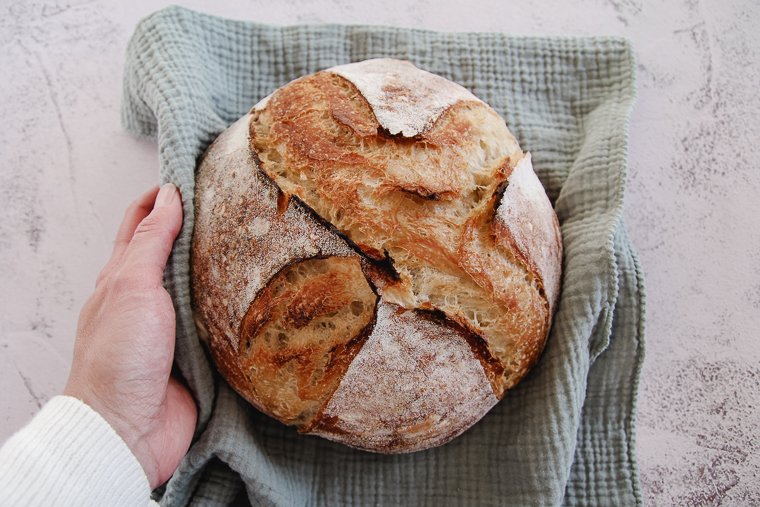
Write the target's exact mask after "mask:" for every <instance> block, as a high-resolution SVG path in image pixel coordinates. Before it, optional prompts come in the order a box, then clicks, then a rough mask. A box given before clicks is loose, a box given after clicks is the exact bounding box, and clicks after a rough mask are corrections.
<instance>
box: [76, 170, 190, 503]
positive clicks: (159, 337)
mask: <svg viewBox="0 0 760 507" xmlns="http://www.w3.org/2000/svg"><path fill="white" fill-rule="evenodd" d="M157 192H158V195H157ZM154 201H155V204H154ZM181 226H182V204H181V199H180V195H179V192H178V190H177V189H176V187H174V186H173V185H170V184H167V185H164V186H163V187H161V189H160V191H159V190H158V189H157V188H154V189H153V190H150V191H149V192H147V193H145V194H144V195H143V196H142V197H140V198H139V199H138V200H137V201H135V202H134V203H133V204H132V205H131V206H130V207H129V208H128V209H127V212H126V213H125V215H124V220H123V221H122V224H121V226H120V228H119V232H118V233H117V236H116V242H115V245H114V248H113V253H112V254H111V259H110V260H109V261H108V263H107V264H106V266H105V268H103V271H102V272H101V273H100V275H99V276H98V279H97V281H96V284H95V292H94V293H93V294H92V296H90V298H89V299H88V300H87V302H86V303H85V304H84V306H83V307H82V311H81V313H80V315H79V325H78V326H77V337H76V342H75V345H74V359H73V362H72V365H71V372H70V374H69V380H68V382H67V384H66V388H65V389H64V394H66V395H69V396H73V397H76V398H79V399H80V400H82V401H84V402H85V403H87V404H88V405H89V406H90V407H92V408H93V409H94V410H95V411H97V412H98V413H99V414H100V415H102V416H103V418H104V419H105V420H106V421H108V423H109V424H110V425H111V426H112V427H113V428H114V429H115V430H116V432H117V433H118V434H119V436H121V437H122V438H123V439H124V441H125V442H126V444H127V446H129V448H130V450H131V451H132V452H133V453H134V455H135V456H136V457H137V460H138V461H139V462H140V464H141V465H142V467H143V469H144V470H145V473H146V475H147V476H148V480H149V482H150V485H151V488H155V487H156V486H159V485H160V484H163V483H164V482H166V481H167V480H168V479H169V477H171V475H172V474H173V473H174V471H175V470H176V468H177V466H178V465H179V462H180V460H181V459H182V457H183V456H184V455H185V453H186V452H187V449H188V448H189V446H190V441H191V439H192V437H193V432H194V430H195V422H196V418H197V409H196V406H195V402H194V400H193V398H192V396H191V395H190V393H189V392H188V391H187V389H186V388H185V387H184V386H183V385H182V384H181V383H180V382H179V381H177V380H176V379H175V378H173V377H171V376H170V373H171V368H172V359H173V356H174V339H175V314H174V307H173V306H172V301H171V298H170V297H169V293H168V292H166V289H164V287H163V273H164V268H165V266H166V261H167V258H168V257H169V253H170V252H171V249H172V243H173V242H174V238H176V236H177V234H178V233H179V230H180V227H181Z"/></svg>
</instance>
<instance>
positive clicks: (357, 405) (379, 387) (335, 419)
mask: <svg viewBox="0 0 760 507" xmlns="http://www.w3.org/2000/svg"><path fill="white" fill-rule="evenodd" d="M452 400H456V401H457V402H456V403H452ZM497 401H498V400H497V398H496V396H494V393H493V390H492V389H491V384H490V383H489V381H488V378H487V377H486V374H485V372H484V371H483V367H482V366H481V364H480V361H479V360H478V358H477V357H475V356H474V355H473V352H472V349H471V348H470V346H469V345H468V344H467V342H466V340H465V339H464V337H463V336H462V335H461V334H460V333H459V332H458V331H457V330H456V329H454V328H452V327H451V326H447V325H445V324H444V323H442V322H438V321H435V320H433V319H431V318H428V317H426V316H425V315H424V314H421V313H418V312H414V311H408V310H404V309H403V308H401V307H399V306H397V305H394V304H391V303H387V302H384V301H382V300H381V301H380V303H379V305H378V310H377V324H376V326H375V329H374V331H373V332H372V334H371V335H370V336H369V338H368V339H367V342H366V343H365V344H364V347H363V348H362V350H361V351H360V352H359V354H357V356H356V357H355V358H354V360H353V362H352V363H351V366H349V368H348V370H347V371H346V374H345V376H344V377H343V380H342V381H341V383H340V386H339V387H338V389H337V390H336V391H335V393H334V394H333V396H332V398H331V399H330V401H329V402H328V404H327V406H326V407H325V408H324V410H323V412H322V417H321V418H320V420H319V421H318V422H317V424H316V426H315V427H314V428H312V429H311V431H310V433H314V434H317V435H321V436H323V437H325V438H328V439H330V440H335V441H338V442H342V443H344V444H348V445H351V446H353V447H357V448H360V449H366V450H372V451H382V452H388V453H393V452H412V451H416V450H421V449H427V448H430V447H434V446H437V445H441V444H444V443H446V442H448V441H449V440H451V439H452V438H454V437H456V436H457V435H459V434H461V433H462V432H463V431H464V430H465V429H467V428H469V427H470V426H471V425H472V424H474V423H475V422H477V421H478V420H479V419H480V418H481V417H483V416H484V415H485V414H486V412H488V411H489V410H490V409H491V407H493V406H494V405H495V404H496V403H497Z"/></svg>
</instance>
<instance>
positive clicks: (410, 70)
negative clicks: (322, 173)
mask: <svg viewBox="0 0 760 507" xmlns="http://www.w3.org/2000/svg"><path fill="white" fill-rule="evenodd" d="M327 72H332V73H334V74H337V75H339V76H341V77H343V78H345V79H347V80H349V81H350V82H351V83H353V85H354V86H356V88H358V89H359V91H360V92H361V93H362V95H363V96H364V98H365V99H366V100H367V102H369V105H370V106H371V107H372V111H373V112H374V113H375V117H376V118H377V121H378V122H379V123H380V125H382V126H383V128H384V129H386V130H387V131H388V132H389V133H390V134H391V135H398V134H401V135H402V136H404V137H414V136H417V135H420V134H422V133H423V132H424V131H425V130H427V129H428V128H429V127H430V126H431V125H432V124H433V123H434V122H435V120H437V119H438V117H439V116H441V114H443V112H444V111H446V109H448V108H449V107H451V106H453V105H454V104H456V103H457V102H459V101H476V102H481V100H480V99H478V98H477V97H476V96H475V95H473V94H472V93H470V92H469V91H468V90H467V89H465V88H463V87H462V86H460V85H458V84H456V83H453V82H451V81H449V80H448V79H445V78H442V77H441V76H437V75H435V74H431V73H430V72H427V71H424V70H422V69H418V68H417V67H415V66H414V65H413V64H412V63H410V62H407V61H403V60H395V59H392V58H376V59H374V60H365V61H363V62H358V63H349V64H347V65H339V66H337V67H332V68H330V69H327Z"/></svg>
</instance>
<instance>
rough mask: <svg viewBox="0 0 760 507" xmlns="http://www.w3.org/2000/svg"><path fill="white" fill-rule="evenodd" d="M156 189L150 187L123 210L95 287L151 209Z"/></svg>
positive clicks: (115, 263) (122, 252) (114, 262)
mask: <svg viewBox="0 0 760 507" xmlns="http://www.w3.org/2000/svg"><path fill="white" fill-rule="evenodd" d="M158 190H159V189H158V187H153V188H151V189H150V190H148V191H147V192H145V193H144V194H143V195H141V196H140V197H139V198H138V199H137V200H136V201H134V202H133V203H132V204H130V205H129V207H128V208H127V211H126V212H124V218H123V219H122V221H121V225H120V226H119V231H118V232H117V233H116V240H115V241H114V245H113V250H112V252H111V258H110V259H109V260H108V262H107V263H106V265H105V267H104V268H103V269H102V271H101V272H100V274H99V275H98V278H97V280H96V281H95V286H96V287H97V286H98V285H100V282H102V281H103V279H104V278H105V277H107V276H108V274H109V273H110V272H111V271H113V268H114V267H115V266H116V265H117V264H118V263H119V261H120V260H121V257H122V255H124V251H125V250H126V249H127V245H128V244H129V242H130V240H131V239H132V236H133V235H134V234H135V229H137V226H138V224H139V223H140V222H142V220H143V219H144V218H145V217H146V216H148V214H149V213H150V211H151V210H152V209H153V203H154V202H155V201H156V194H158Z"/></svg>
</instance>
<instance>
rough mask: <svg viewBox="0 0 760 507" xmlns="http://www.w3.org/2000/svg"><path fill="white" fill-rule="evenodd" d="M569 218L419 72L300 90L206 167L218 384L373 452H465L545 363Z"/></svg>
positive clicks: (338, 74) (303, 426) (372, 73)
mask: <svg viewBox="0 0 760 507" xmlns="http://www.w3.org/2000/svg"><path fill="white" fill-rule="evenodd" d="M561 260H562V241H561V237H560V231H559V226H558V222H557V217H556V215H555V213H554V210H553V209H552V206H551V203H550V201H549V199H548V198H547V196H546V194H545V192H544V189H543V187H542V186H541V183H540V182H539V180H538V178H537V177H536V175H535V174H534V172H533V168H532V166H531V159H530V155H529V154H526V153H523V152H522V151H521V150H520V147H519V146H518V143H517V141H516V140H515V138H514V136H513V135H512V134H511V133H510V132H509V130H508V129H507V126H506V125H505V123H504V120H502V119H501V118H500V117H499V115H498V114H497V113H496V112H495V111H494V110H493V109H491V108H490V107H489V106H488V105H486V104H485V103H483V102H482V101H481V100H479V99H478V98H476V97H475V96H474V95H472V94H471V93H470V92H469V91H467V90H466V89H465V88H463V87H461V86H459V85H457V84H455V83H452V82H451V81H448V80H446V79H444V78H442V77H440V76H436V75H434V74H431V73H428V72H425V71H423V70H420V69H418V68H416V67H415V66H413V65H412V64H410V63H408V62H404V61H398V60H392V59H376V60H368V61H364V62H359V63H353V64H349V65H342V66H338V67H333V68H331V69H327V70H325V71H322V72H318V73H316V74H312V75H309V76H306V77H303V78H301V79H297V80H295V81H293V82H291V83H289V84H287V85H285V86H283V87H282V88H280V89H278V90H276V91H275V92H274V93H273V94H272V95H270V96H269V97H267V98H266V99H264V100H262V101H261V102H260V103H259V104H257V105H256V106H254V108H253V109H252V110H251V111H250V113H249V114H247V115H246V116H244V117H243V118H241V119H240V120H239V121H237V122H236V123H235V124H233V125H232V126H231V127H230V128H229V129H227V130H226V131H225V132H223V133H222V134H221V135H220V136H219V137H218V138H217V139H216V141H215V142H214V143H213V144H212V145H211V147H210V148H209V149H208V150H207V152H206V154H205V155H204V157H203V159H202V160H201V162H200V166H199V168H198V172H197V177H196V193H195V229H194V234H193V243H192V260H191V266H192V292H193V294H192V295H193V305H194V312H195V316H196V323H197V326H198V329H199V332H200V334H201V336H202V337H204V339H205V340H206V342H207V344H208V348H209V350H210V352H211V354H212V356H213V358H214V361H215V362H216V365H217V367H218V369H219V371H220V372H221V374H222V375H223V376H224V377H225V378H226V380H227V381H228V382H229V384H230V385H231V386H232V387H233V388H234V389H235V390H236V391H237V392H238V393H239V394H240V395H241V396H243V397H244V398H245V399H247V400H248V401H249V402H250V403H251V404H253V405H254V406H255V407H256V408H258V409H259V410H261V411H262V412H265V413H266V414H269V415H270V416H272V417H274V418H276V419H278V420H280V421H281V422H283V423H285V424H289V425H295V426H297V427H298V429H299V430H300V431H302V432H304V433H309V434H315V435H320V436H323V437H325V438H328V439H331V440H335V441H338V442H342V443H344V444H347V445H350V446H353V447H356V448H360V449H365V450H369V451H375V452H384V453H397V452H410V451H417V450H421V449H427V448H430V447H434V446H437V445H441V444H443V443H446V442H448V441H449V440H451V439H452V438H454V437H455V436H457V435H459V434H461V433H462V432H463V431H465V430H466V429H467V428H469V427H470V426H471V425H473V424H474V423H475V422H477V421H478V420H479V419H480V418H481V417H483V415H485V414H486V413H487V412H488V410H489V409H491V407H493V406H494V404H496V403H497V402H498V400H499V399H501V398H502V397H503V395H504V392H505V391H506V390H507V389H509V388H511V387H512V386H514V385H515V384H516V383H517V382H519V381H520V379H522V378H523V377H524V376H525V375H526V373H527V372H528V370H529V369H530V368H531V366H532V365H533V364H534V363H535V362H536V361H537V359H538V357H539V355H540V353H541V351H542V349H543V347H544V343H545V341H546V337H547V334H548V331H549V327H550V325H551V321H552V314H553V311H554V308H555V305H556V302H557V297H558V293H559V287H560V270H561Z"/></svg>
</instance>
